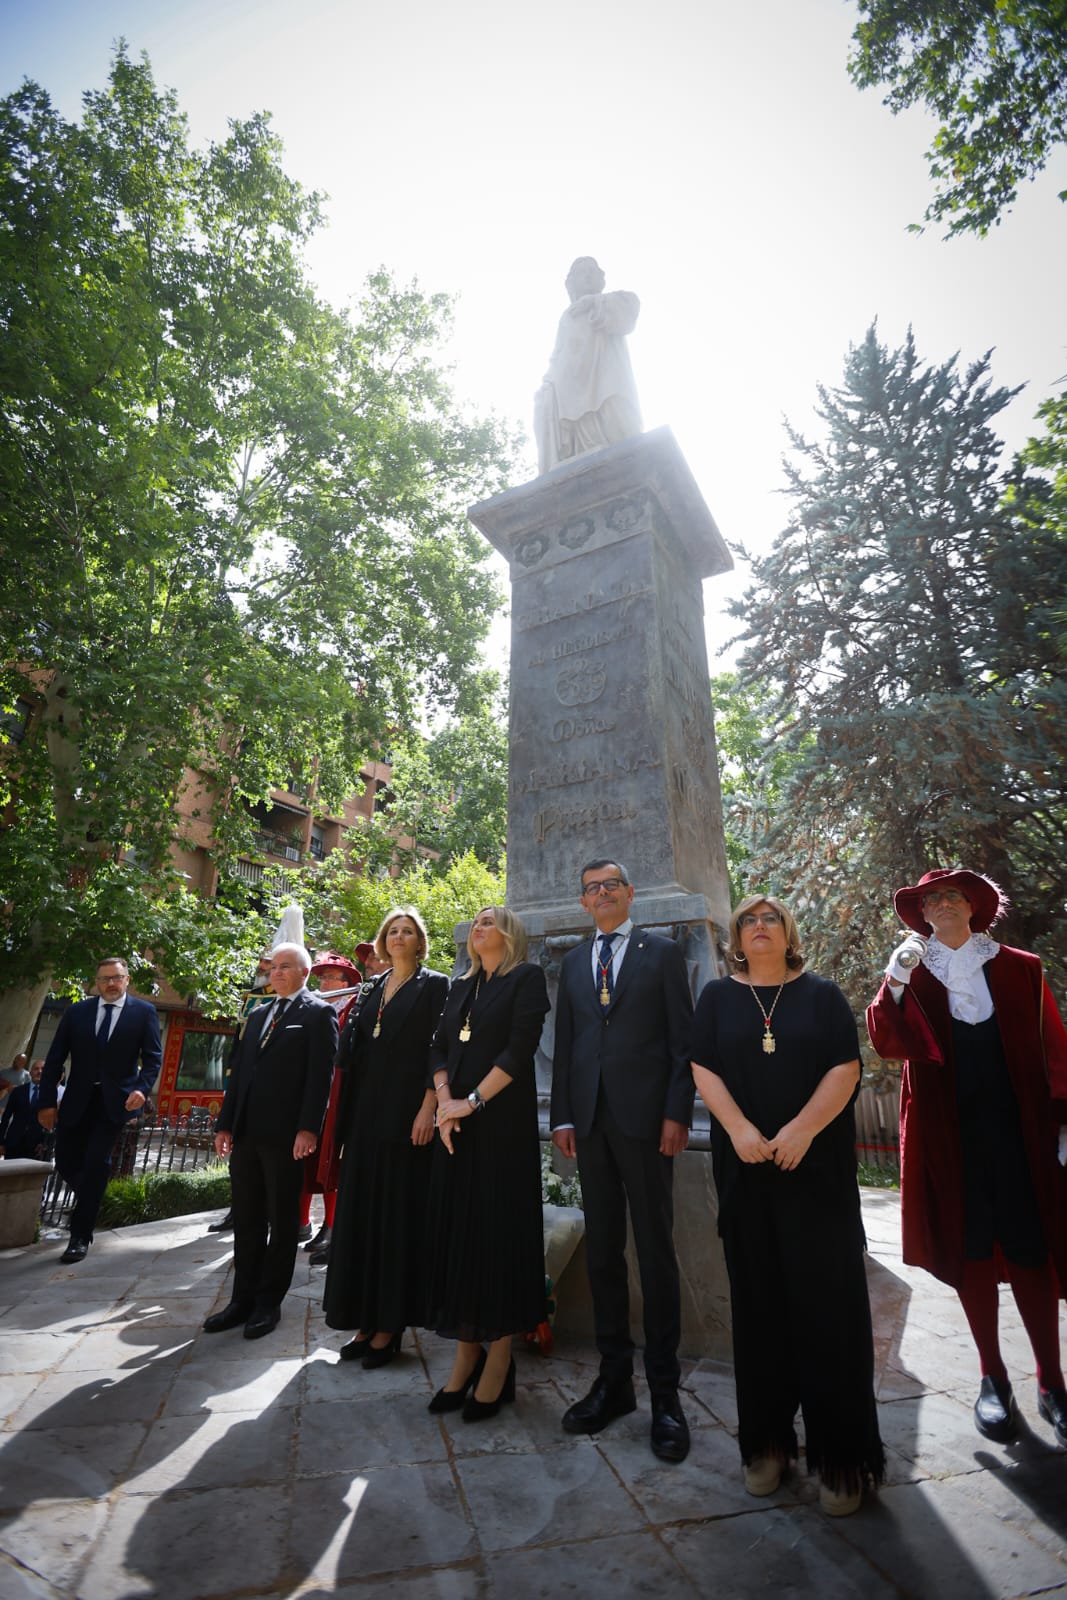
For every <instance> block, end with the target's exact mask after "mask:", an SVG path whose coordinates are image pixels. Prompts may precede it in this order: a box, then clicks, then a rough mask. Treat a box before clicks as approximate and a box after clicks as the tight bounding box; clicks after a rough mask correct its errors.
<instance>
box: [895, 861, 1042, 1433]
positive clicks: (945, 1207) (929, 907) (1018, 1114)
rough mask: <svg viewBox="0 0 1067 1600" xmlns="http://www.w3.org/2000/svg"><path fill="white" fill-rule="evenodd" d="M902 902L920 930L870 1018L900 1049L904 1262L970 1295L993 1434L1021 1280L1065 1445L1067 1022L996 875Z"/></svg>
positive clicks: (941, 885)
mask: <svg viewBox="0 0 1067 1600" xmlns="http://www.w3.org/2000/svg"><path fill="white" fill-rule="evenodd" d="M894 905H895V906H896V910H897V914H898V915H899V916H900V918H901V920H902V921H903V922H904V923H905V924H906V925H907V926H908V927H909V928H911V929H914V931H915V932H916V933H918V934H919V935H921V936H922V937H921V938H920V940H918V941H914V942H913V945H912V948H911V949H910V951H909V941H905V944H904V945H902V946H901V947H900V948H899V949H898V950H897V951H895V952H894V955H893V958H892V960H891V961H890V964H889V967H888V970H887V973H886V978H885V981H884V982H883V984H882V987H881V989H880V990H879V991H878V995H877V997H876V998H875V1000H874V1003H873V1004H872V1005H871V1006H870V1007H869V1009H868V1012H867V1027H868V1030H869V1032H870V1036H871V1042H872V1044H873V1045H874V1048H875V1049H876V1050H877V1051H878V1054H879V1055H880V1056H883V1057H885V1058H887V1059H893V1060H900V1059H903V1060H904V1076H903V1080H902V1083H901V1095H900V1187H901V1202H902V1219H903V1233H904V1260H905V1261H906V1262H908V1263H909V1265H912V1266H920V1267H925V1268H926V1269H927V1270H928V1271H929V1272H932V1273H933V1274H934V1276H935V1277H938V1278H940V1279H942V1281H943V1282H945V1283H950V1284H951V1285H952V1286H953V1288H954V1289H955V1290H956V1291H957V1293H958V1294H959V1297H960V1300H961V1302H962V1304H963V1309H964V1311H965V1312H966V1315H967V1320H968V1322H969V1324H970V1327H971V1332H972V1334H973V1335H974V1339H975V1343H976V1345H977V1347H978V1354H979V1359H980V1363H981V1372H982V1382H981V1389H980V1392H979V1396H978V1401H977V1404H976V1405H975V1408H974V1413H975V1423H976V1426H977V1428H978V1431H979V1432H980V1433H982V1434H984V1435H985V1436H986V1437H987V1438H991V1439H998V1440H1005V1439H1010V1438H1011V1437H1012V1436H1013V1435H1014V1433H1015V1429H1016V1422H1017V1416H1016V1407H1015V1399H1014V1396H1013V1394H1012V1388H1011V1382H1010V1380H1009V1378H1008V1374H1007V1370H1006V1368H1005V1366H1004V1361H1003V1358H1002V1356H1001V1352H1000V1343H999V1338H998V1329H997V1307H998V1287H997V1286H998V1283H999V1282H1000V1281H1003V1280H1006V1281H1007V1282H1008V1283H1009V1284H1010V1285H1011V1288H1012V1292H1013V1294H1014V1296H1015V1301H1016V1304H1017V1305H1018V1307H1019V1313H1020V1315H1021V1317H1022V1320H1023V1324H1024V1326H1025V1328H1026V1331H1027V1334H1028V1336H1029V1338H1030V1343H1031V1345H1032V1347H1033V1351H1034V1356H1035V1359H1036V1363H1037V1378H1038V1409H1039V1411H1040V1413H1041V1416H1042V1417H1043V1418H1044V1419H1045V1420H1046V1421H1047V1422H1050V1423H1051V1424H1052V1426H1053V1428H1054V1430H1055V1432H1056V1436H1057V1438H1058V1439H1059V1441H1060V1443H1061V1444H1062V1445H1064V1446H1067V1390H1065V1388H1064V1379H1063V1369H1062V1366H1061V1363H1060V1347H1059V1298H1060V1296H1061V1295H1063V1294H1065V1293H1067V1172H1065V1170H1064V1167H1063V1165H1062V1160H1063V1158H1064V1156H1065V1155H1067V1129H1065V1124H1067V1032H1065V1030H1064V1026H1063V1023H1062V1022H1061V1020H1060V1016H1059V1012H1058V1011H1057V1009H1056V1004H1055V1001H1054V1000H1053V998H1052V995H1051V993H1050V992H1049V989H1048V985H1047V984H1046V983H1045V981H1044V978H1043V976H1042V972H1041V963H1040V961H1039V960H1038V958H1037V957H1036V956H1032V955H1029V954H1027V953H1026V952H1025V951H1023V950H1013V949H1011V948H1010V947H1009V946H1007V945H1000V944H997V942H996V941H995V940H994V939H991V938H990V937H989V934H988V929H989V928H990V927H991V926H992V925H993V923H994V922H996V921H997V919H998V917H999V916H1001V915H1002V914H1003V912H1004V910H1005V909H1006V903H1005V901H1004V898H1003V896H1002V895H1001V893H1000V890H999V889H998V888H997V886H996V884H994V883H993V882H992V881H991V880H990V879H989V878H985V877H983V876H982V875H981V874H979V873H976V872H970V871H966V870H964V869H955V868H953V869H945V868H938V869H936V870H935V871H932V872H928V873H926V875H925V876H924V877H923V878H921V879H920V881H919V882H918V883H917V884H915V885H912V886H910V887H906V888H904V889H899V890H898V891H897V893H896V895H895V896H894ZM927 941H928V942H927ZM920 956H921V959H919V957H920ZM902 957H903V959H901V958H902ZM913 961H916V962H917V964H914V965H913V964H911V963H912V962H913Z"/></svg>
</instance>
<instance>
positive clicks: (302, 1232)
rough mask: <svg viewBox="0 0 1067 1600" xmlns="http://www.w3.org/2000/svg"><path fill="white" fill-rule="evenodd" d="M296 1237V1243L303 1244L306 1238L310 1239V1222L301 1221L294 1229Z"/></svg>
mask: <svg viewBox="0 0 1067 1600" xmlns="http://www.w3.org/2000/svg"><path fill="white" fill-rule="evenodd" d="M296 1237H297V1243H298V1244H304V1243H305V1241H306V1240H308V1239H310V1238H311V1223H310V1222H302V1223H301V1224H300V1226H299V1228H298V1229H297V1230H296Z"/></svg>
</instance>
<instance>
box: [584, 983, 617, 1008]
mask: <svg viewBox="0 0 1067 1600" xmlns="http://www.w3.org/2000/svg"><path fill="white" fill-rule="evenodd" d="M586 992H587V993H588V990H587V991H586ZM600 1004H601V1005H602V1006H610V1004H611V996H610V994H609V993H608V986H607V984H606V983H605V984H603V985H602V986H601V990H600Z"/></svg>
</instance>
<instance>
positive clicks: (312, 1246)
mask: <svg viewBox="0 0 1067 1600" xmlns="http://www.w3.org/2000/svg"><path fill="white" fill-rule="evenodd" d="M332 1234H333V1229H332V1228H328V1227H327V1226H326V1224H325V1222H324V1223H323V1225H322V1227H321V1228H320V1229H319V1231H318V1233H317V1234H316V1235H315V1237H314V1239H309V1240H308V1242H307V1244H306V1245H305V1246H304V1249H305V1250H307V1251H308V1253H309V1254H310V1252H311V1251H312V1250H325V1249H326V1248H327V1247H328V1246H329V1243H330V1239H331V1237H332Z"/></svg>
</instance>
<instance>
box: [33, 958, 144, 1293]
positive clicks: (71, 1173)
mask: <svg viewBox="0 0 1067 1600" xmlns="http://www.w3.org/2000/svg"><path fill="white" fill-rule="evenodd" d="M129 986H130V969H129V967H128V966H127V965H126V962H125V961H124V960H123V959H122V958H121V957H120V956H107V957H106V958H105V959H104V960H103V961H101V962H100V964H99V966H98V967H97V969H96V995H95V997H91V998H90V999H88V1000H79V1001H78V1003H77V1005H73V1006H71V1007H70V1009H69V1011H65V1012H64V1013H63V1015H62V1017H61V1018H60V1022H59V1027H58V1028H57V1029H56V1036H55V1038H54V1039H53V1040H52V1044H51V1048H50V1049H49V1051H48V1054H47V1055H46V1056H45V1062H44V1071H43V1072H42V1074H41V1093H40V1105H39V1109H38V1113H37V1120H38V1122H39V1123H40V1124H41V1126H42V1128H45V1129H46V1130H51V1129H52V1128H55V1130H56V1166H57V1168H58V1169H59V1173H60V1176H61V1177H63V1178H64V1179H65V1180H66V1182H67V1183H69V1184H70V1186H71V1188H72V1189H73V1190H74V1194H75V1206H74V1210H73V1212H72V1213H71V1218H70V1243H69V1245H68V1246H67V1248H66V1250H65V1252H64V1254H63V1256H62V1257H61V1260H63V1261H67V1262H69V1261H82V1260H84V1258H85V1256H86V1254H87V1252H88V1249H89V1246H90V1244H92V1241H93V1227H94V1225H95V1223H96V1214H97V1212H98V1211H99V1210H100V1202H101V1200H102V1199H103V1198H104V1190H105V1189H106V1188H107V1180H108V1178H109V1177H110V1175H111V1151H112V1148H113V1146H114V1144H115V1138H116V1136H117V1134H118V1132H119V1129H120V1128H121V1127H122V1126H123V1124H124V1123H126V1122H129V1121H130V1120H131V1119H132V1118H133V1117H136V1116H138V1115H139V1114H140V1112H141V1110H142V1108H143V1106H144V1103H145V1101H146V1100H147V1099H148V1096H149V1094H150V1093H151V1090H152V1085H153V1084H154V1083H155V1081H156V1078H157V1077H158V1076H159V1068H160V1064H161V1062H162V1059H163V1051H162V1047H161V1045H160V1040H159V1018H158V1017H157V1015H156V1008H155V1006H153V1005H150V1004H149V1002H148V1001H147V1000H135V999H134V997H133V996H132V995H130V994H127V993H126V991H127V989H128V988H129ZM68 1056H69V1058H70V1075H69V1078H68V1081H67V1087H66V1089H65V1091H64V1094H63V1099H62V1102H61V1104H60V1106H59V1112H58V1117H57V1113H56V1101H57V1098H58V1093H59V1080H60V1078H61V1077H62V1076H63V1067H64V1065H65V1063H66V1061H67V1058H68Z"/></svg>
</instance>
